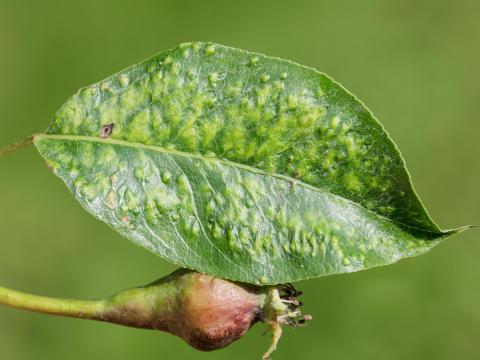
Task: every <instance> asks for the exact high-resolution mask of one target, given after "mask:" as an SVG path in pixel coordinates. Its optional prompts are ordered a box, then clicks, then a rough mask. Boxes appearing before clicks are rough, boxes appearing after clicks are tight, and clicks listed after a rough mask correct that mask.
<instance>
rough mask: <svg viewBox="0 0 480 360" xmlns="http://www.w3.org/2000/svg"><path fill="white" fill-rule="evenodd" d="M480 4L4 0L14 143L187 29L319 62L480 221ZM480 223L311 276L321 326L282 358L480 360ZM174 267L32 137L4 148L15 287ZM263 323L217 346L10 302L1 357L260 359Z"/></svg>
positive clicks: (8, 121) (426, 191)
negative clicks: (95, 209) (102, 212)
mask: <svg viewBox="0 0 480 360" xmlns="http://www.w3.org/2000/svg"><path fill="white" fill-rule="evenodd" d="M479 19H480V2H478V1H475V0H472V1H468V0H455V1H454V0H452V1H444V0H428V1H425V0H396V1H387V0H378V1H375V0H363V1H357V0H351V1H344V0H337V1H305V0H296V1H283V0H273V1H260V0H253V1H252V0H242V1H235V2H233V1H225V0H223V1H173V0H170V1H159V0H155V1H154V0H151V1H148V0H135V1H130V2H127V1H120V0H112V1H100V0H82V1H66V0H58V1H52V0H48V1H47V0H44V1H35V0H31V1H25V0H11V1H10V0H0V144H8V143H11V142H13V141H15V140H17V139H19V138H22V137H24V136H27V135H29V134H31V133H33V132H39V131H42V130H44V129H45V128H46V127H47V125H48V123H49V121H50V119H51V118H52V116H53V114H54V112H55V111H56V109H57V108H59V107H60V105H61V104H62V103H63V102H64V100H65V99H66V98H67V97H68V96H70V95H71V94H72V93H73V92H75V91H76V89H78V88H79V87H81V86H83V85H87V84H89V83H92V82H96V81H98V80H100V79H102V78H104V77H106V76H108V75H110V74H112V73H114V72H116V71H118V70H120V69H122V68H123V67H126V66H128V65H130V64H133V63H136V62H139V61H141V60H142V59H144V58H146V57H148V56H150V55H152V54H154V53H156V52H158V51H160V50H163V49H166V48H170V47H172V46H175V45H177V44H178V43H180V42H184V41H193V40H207V41H214V42H219V43H223V44H227V45H230V46H234V47H240V48H245V49H249V50H252V51H257V52H262V53H265V54H269V55H273V56H279V57H282V58H287V59H291V60H294V61H296V62H299V63H302V64H305V65H309V66H313V67H315V68H317V69H319V70H321V71H323V72H326V73H328V74H330V75H331V76H333V77H334V78H335V79H336V80H338V81H340V82H341V83H342V84H344V85H345V86H346V87H347V88H348V89H350V90H351V91H353V92H354V93H355V94H357V95H358V96H359V97H360V98H361V99H362V100H363V101H364V102H365V103H366V104H367V105H368V106H369V107H370V108H371V109H372V110H373V112H374V113H375V114H376V115H377V117H378V118H379V119H380V120H381V121H382V123H383V124H384V125H385V127H386V128H387V129H388V131H389V132H390V134H391V136H392V137H393V139H394V140H395V141H396V143H397V144H398V145H399V147H400V149H401V150H402V152H403V155H404V157H405V158H406V161H407V165H408V167H409V169H410V171H411V173H412V176H413V181H414V184H415V186H416V189H417V190H418V192H419V194H420V196H421V197H422V199H423V200H424V202H425V204H426V205H427V208H428V209H429V210H430V212H431V214H432V216H433V218H434V219H435V220H437V221H438V223H439V224H440V225H441V226H443V227H445V228H449V227H456V226H460V225H464V224H471V223H473V224H475V223H476V224H478V223H480V189H479V185H480V141H479V132H480V67H479V64H480V21H479ZM479 258H480V230H471V231H470V232H467V233H464V234H462V235H460V236H458V237H455V238H453V239H451V240H449V241H447V242H446V243H444V244H442V245H441V246H439V247H437V248H435V249H434V250H433V251H432V252H431V253H429V254H427V255H425V256H422V257H417V258H411V259H407V260H404V261H402V262H400V263H398V264H396V265H392V266H389V267H384V268H378V269H374V270H370V271H365V272H361V273H356V274H350V275H342V276H333V277H328V278H321V279H315V280H309V281H305V282H302V283H299V284H298V286H299V287H300V288H302V289H303V290H305V292H306V295H305V296H304V301H305V303H306V307H305V310H306V312H308V313H311V314H312V315H313V316H314V321H313V322H312V323H311V324H310V325H309V326H308V327H307V328H302V329H296V330H287V331H286V334H285V336H284V338H283V339H282V342H281V343H280V347H279V351H278V352H277V353H275V354H274V359H276V360H281V359H296V358H298V359H305V360H307V359H332V360H336V359H338V360H341V359H369V360H371V359H411V360H413V359H436V360H441V359H479V358H480V342H479V337H480V277H479V275H480V261H479ZM173 269H174V266H172V265H171V264H168V263H167V262H165V261H163V260H162V259H160V258H157V257H155V256H154V255H152V254H150V253H148V252H147V251H145V250H143V249H141V248H138V247H136V246H134V245H132V244H130V243H129V242H128V241H126V240H124V239H122V238H121V237H120V236H119V235H117V234H116V233H115V232H113V231H112V230H110V229H109V228H108V227H107V226H106V225H104V224H102V223H100V222H98V221H96V220H95V219H94V218H93V217H92V216H90V215H89V214H87V213H86V212H85V211H84V210H82V209H81V208H80V206H79V205H78V204H77V203H76V202H75V201H74V199H73V198H72V196H71V195H70V194H69V193H68V191H67V189H66V188H65V186H64V185H63V184H62V183H61V181H60V180H59V179H57V178H56V177H55V176H54V175H52V174H51V173H50V172H49V171H48V170H47V168H46V166H45V165H44V163H43V161H42V160H41V159H40V157H39V155H38V154H37V153H36V152H35V150H34V149H33V148H29V149H26V150H22V151H21V152H18V153H15V154H12V155H11V156H8V157H5V158H1V159H0V284H1V285H3V286H9V287H14V288H18V289H21V290H24V291H29V292H34V293H40V294H46V295H51V296H62V297H78V298H89V297H100V296H105V295H109V294H111V293H113V292H115V291H117V290H119V289H122V288H127V287H130V286H135V285H141V284H143V283H148V282H150V281H151V280H154V279H156V278H158V277H160V276H163V275H165V274H167V273H168V272H169V271H170V270H173ZM263 330H264V327H263V326H262V325H257V326H255V327H254V328H253V329H252V331H250V333H249V334H248V335H247V336H246V337H245V338H244V339H243V340H241V341H239V342H237V343H235V344H234V345H233V346H231V347H229V348H227V349H224V350H220V351H217V352H213V353H201V352H197V351H195V350H192V349H190V348H189V347H187V346H186V345H185V344H184V343H183V342H182V341H181V340H180V339H177V338H175V337H173V336H171V335H168V334H164V333H158V332H153V331H146V330H135V329H129V328H124V327H119V326H114V325H109V324H103V323H96V322H88V321H79V320H74V319H65V318H55V317H49V316H45V315H38V314H33V313H26V312H21V311H18V310H13V309H7V308H0V358H1V359H6V360H7V359H8V360H23V359H69V360H76V359H82V360H83V359H92V360H95V359H102V360H103V359H117V360H123V359H145V360H149V359H152V360H153V359H196V360H197V359H198V360H207V359H208V360H214V359H225V358H228V359H230V360H235V359H258V358H259V357H260V355H261V354H262V353H263V351H264V350H265V349H266V347H267V344H268V342H269V338H268V336H263V335H262V332H263Z"/></svg>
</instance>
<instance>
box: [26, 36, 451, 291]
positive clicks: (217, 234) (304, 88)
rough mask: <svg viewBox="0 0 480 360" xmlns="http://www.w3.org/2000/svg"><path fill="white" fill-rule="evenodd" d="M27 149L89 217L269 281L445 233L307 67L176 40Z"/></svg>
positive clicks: (221, 269) (69, 108)
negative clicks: (31, 149)
mask: <svg viewBox="0 0 480 360" xmlns="http://www.w3.org/2000/svg"><path fill="white" fill-rule="evenodd" d="M35 144H36V146H37V148H38V150H39V151H40V153H41V154H42V156H43V157H44V158H45V159H46V160H47V162H48V164H49V165H50V167H51V168H52V169H53V170H54V172H55V173H56V174H57V175H58V176H59V177H61V178H62V179H63V180H64V181H65V183H66V184H67V186H68V187H69V189H70V190H71V191H72V193H73V194H74V195H75V197H76V199H77V200H78V201H79V202H80V203H81V204H82V206H84V207H85V208H86V209H87V210H88V211H89V212H91V213H92V214H93V215H95V216H96V217H97V218H99V219H101V220H102V221H104V222H106V223H107V224H109V225H110V226H111V227H113V228H114V229H115V230H117V231H118V232H120V233H121V234H122V235H124V236H125V237H127V238H128V239H130V240H131V241H133V242H135V243H137V244H139V245H141V246H144V247H145V248H147V249H149V250H150V251H152V252H153V253H155V254H158V255H160V256H162V257H164V258H166V259H168V260H170V261H172V262H174V263H176V264H178V265H181V266H183V267H187V268H192V269H195V270H197V271H200V272H205V273H209V274H212V275H215V276H218V277H223V278H228V279H233V280H239V281H244V282H250V283H261V284H275V283H283V282H288V281H295V280H301V279H305V278H310V277H316V276H323V275H330V274H337V273H343V272H352V271H358V270H362V269H367V268H370V267H373V266H379V265H385V264H390V263H393V262H395V261H397V260H399V259H401V258H403V257H406V256H413V255H418V254H421V253H424V252H426V251H428V250H429V249H430V248H432V247H433V246H434V245H436V244H438V243H439V241H441V240H442V239H443V238H445V237H446V236H448V235H451V234H452V233H454V232H455V231H450V232H448V231H447V232H445V231H442V230H440V229H439V228H438V227H437V225H436V224H435V223H433V221H432V220H431V219H430V217H429V216H428V214H427V212H426V211H425V209H424V207H423V205H422V204H421V202H420V200H419V199H418V197H417V195H416V194H415V192H414V190H413V188H412V185H411V182H410V178H409V175H408V173H407V170H406V168H405V165H404V162H403V160H402V158H401V156H400V154H399V152H398V150H397V149H396V147H395V145H394V144H393V142H392V141H391V140H390V138H389V137H388V135H387V134H386V132H385V130H384V129H383V128H382V126H381V125H380V124H379V123H378V122H377V120H376V119H375V118H374V117H373V115H372V114H371V113H370V112H369V110H368V109H367V108H366V107H365V106H364V105H363V104H362V103H361V102H360V101H359V100H357V99H356V98H355V97H354V96H353V95H352V94H350V93H349V92H347V91H346V90H345V89H344V88H343V87H342V86H341V85H339V84H338V83H336V82H335V81H333V80H332V79H330V78H329V77H327V76H326V75H324V74H322V73H319V72H317V71H316V70H314V69H310V68H307V67H303V66H300V65H298V64H294V63H292V62H289V61H285V60H281V59H277V58H270V57H265V56H263V55H259V54H252V53H250V52H247V51H243V50H238V49H233V48H228V47H224V46H221V45H216V44H210V43H207V44H206V43H193V44H182V45H180V46H179V47H177V48H175V49H172V50H167V51H165V52H162V53H160V54H158V55H156V56H154V57H152V58H150V59H148V60H146V61H145V62H143V63H140V64H138V65H135V66H132V67H130V68H127V69H125V70H123V71H122V72H120V73H119V74H116V75H114V76H112V77H110V78H108V79H106V80H104V81H102V82H100V83H98V84H94V85H92V86H89V87H87V88H83V89H81V90H80V91H79V92H78V93H77V94H75V95H74V96H73V97H72V98H71V99H70V100H68V101H67V103H66V104H65V105H64V106H63V107H62V108H61V109H60V110H59V112H58V113H57V114H56V117H55V119H54V121H53V123H52V125H51V126H50V128H49V129H48V130H47V131H46V133H45V134H39V135H36V136H35Z"/></svg>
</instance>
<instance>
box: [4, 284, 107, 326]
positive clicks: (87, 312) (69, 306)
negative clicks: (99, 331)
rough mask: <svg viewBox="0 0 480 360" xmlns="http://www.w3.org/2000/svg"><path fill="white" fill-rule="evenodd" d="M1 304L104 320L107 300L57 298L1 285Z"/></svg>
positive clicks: (46, 312)
mask: <svg viewBox="0 0 480 360" xmlns="http://www.w3.org/2000/svg"><path fill="white" fill-rule="evenodd" d="M0 305H6V306H11V307H14V308H17V309H23V310H29V311H34V312H39V313H45V314H51V315H60V316H68V317H75V318H83V319H94V320H102V317H103V316H102V315H103V314H104V313H105V309H106V308H107V304H106V302H105V300H71V299H56V298H50V297H45V296H38V295H32V294H27V293H23V292H20V291H16V290H12V289H8V288H5V287H0Z"/></svg>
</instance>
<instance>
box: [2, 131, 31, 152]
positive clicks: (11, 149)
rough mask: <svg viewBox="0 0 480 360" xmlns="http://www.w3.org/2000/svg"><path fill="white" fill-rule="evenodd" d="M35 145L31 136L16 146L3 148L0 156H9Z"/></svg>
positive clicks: (11, 145) (15, 144)
mask: <svg viewBox="0 0 480 360" xmlns="http://www.w3.org/2000/svg"><path fill="white" fill-rule="evenodd" d="M32 144H33V136H30V137H28V138H26V139H23V140H20V141H18V142H16V143H14V144H10V145H7V146H5V147H4V148H1V149H0V156H3V155H8V154H10V153H12V152H14V151H16V150H20V149H23V148H25V147H27V146H30V145H32Z"/></svg>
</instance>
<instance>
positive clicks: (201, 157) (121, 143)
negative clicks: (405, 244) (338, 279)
mask: <svg viewBox="0 0 480 360" xmlns="http://www.w3.org/2000/svg"><path fill="white" fill-rule="evenodd" d="M33 138H34V139H37V138H45V139H52V140H67V141H88V142H96V143H101V144H102V143H103V144H110V145H119V146H127V147H131V148H135V149H142V150H152V151H156V152H160V153H164V154H170V155H178V156H182V157H186V158H190V159H199V160H202V161H204V162H218V163H221V164H223V165H226V166H232V167H235V168H239V169H243V170H246V171H249V172H252V173H254V174H258V175H263V176H271V177H274V178H277V179H281V180H284V181H287V182H289V183H292V184H293V185H294V186H296V185H299V186H302V187H304V188H306V189H309V190H312V191H315V192H318V193H321V194H325V195H328V196H332V197H335V198H339V199H342V200H344V201H346V202H348V203H350V204H352V205H354V206H358V207H360V208H361V209H363V210H364V211H366V212H369V213H371V214H374V215H375V216H378V217H380V218H383V219H386V220H388V221H391V222H393V223H395V224H398V225H401V226H405V227H408V228H410V229H416V230H419V231H423V232H428V233H432V234H447V233H448V232H450V231H457V230H460V229H453V230H444V231H441V230H440V231H438V232H437V231H431V230H427V229H422V228H419V227H415V226H412V225H408V224H404V223H402V222H400V221H397V220H394V219H390V218H388V217H386V216H383V215H381V214H378V213H376V212H374V211H372V210H369V209H366V208H364V207H363V206H362V205H360V204H357V203H356V202H353V201H352V200H350V199H347V198H344V197H342V196H340V195H337V194H334V193H331V192H328V191H325V190H323V189H321V188H318V187H315V186H312V185H310V184H307V183H305V182H303V181H301V180H298V179H295V178H292V177H290V176H287V175H282V174H278V173H269V172H266V171H263V170H261V169H258V168H256V167H253V166H249V165H245V164H241V163H236V162H233V161H230V160H225V159H220V158H216V157H208V156H204V155H200V154H193V153H189V152H185V151H180V150H175V149H168V148H165V147H162V146H156V145H147V144H142V143H135V142H130V141H125V140H119V139H113V138H106V139H103V138H99V137H95V136H83V135H51V134H43V133H39V134H34V135H33Z"/></svg>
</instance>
